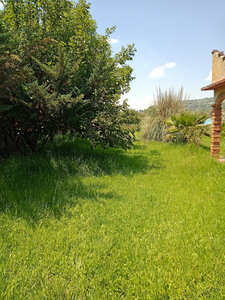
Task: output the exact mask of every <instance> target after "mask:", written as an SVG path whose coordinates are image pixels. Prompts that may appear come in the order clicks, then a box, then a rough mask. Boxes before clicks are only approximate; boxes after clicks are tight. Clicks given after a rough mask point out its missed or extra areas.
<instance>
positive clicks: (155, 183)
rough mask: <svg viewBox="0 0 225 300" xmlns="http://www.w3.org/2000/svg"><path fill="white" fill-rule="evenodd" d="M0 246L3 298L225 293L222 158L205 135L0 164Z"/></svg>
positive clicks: (58, 147) (58, 151)
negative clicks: (194, 142) (197, 141)
mask: <svg viewBox="0 0 225 300" xmlns="http://www.w3.org/2000/svg"><path fill="white" fill-rule="evenodd" d="M221 149H222V150H221V151H222V152H223V151H224V143H222V147H221ZM222 154H223V153H222ZM0 247H1V248H0V249H1V251H0V299H4V300H5V299H7V300H8V299H10V300H11V299H32V300H33V299H49V300H52V299H82V300H83V299H96V300H98V299H100V300H101V299H140V300H143V299H155V300H156V299H225V165H224V164H221V163H218V162H217V161H214V160H212V159H210V158H209V140H207V139H205V140H204V141H203V144H202V145H201V146H200V147H199V148H198V149H197V150H196V149H195V148H193V147H190V146H187V145H174V144H163V143H156V142H150V143H141V142H136V143H135V145H134V148H133V149H132V150H129V151H127V152H124V151H122V150H115V149H109V150H106V151H105V150H102V149H101V148H97V149H95V150H90V149H89V144H88V142H85V141H81V140H74V141H67V142H64V141H63V140H60V139H59V140H58V141H57V142H56V143H55V145H49V146H48V148H47V149H46V150H45V151H43V152H41V153H36V154H33V155H29V156H19V155H17V156H13V157H11V158H8V159H5V160H1V161H0Z"/></svg>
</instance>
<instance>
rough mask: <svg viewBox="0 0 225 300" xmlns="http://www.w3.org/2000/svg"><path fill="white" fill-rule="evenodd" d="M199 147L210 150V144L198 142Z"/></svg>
mask: <svg viewBox="0 0 225 300" xmlns="http://www.w3.org/2000/svg"><path fill="white" fill-rule="evenodd" d="M199 147H201V148H202V149H204V150H206V151H210V146H206V145H203V144H200V145H199Z"/></svg>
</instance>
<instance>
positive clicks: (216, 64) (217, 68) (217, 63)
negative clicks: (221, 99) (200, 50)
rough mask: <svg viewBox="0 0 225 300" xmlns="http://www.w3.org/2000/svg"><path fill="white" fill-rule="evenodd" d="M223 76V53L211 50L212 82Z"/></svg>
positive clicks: (224, 66) (224, 67)
mask: <svg viewBox="0 0 225 300" xmlns="http://www.w3.org/2000/svg"><path fill="white" fill-rule="evenodd" d="M224 78H225V55H224V53H223V52H220V51H218V50H214V51H213V52H212V83H215V82H217V81H220V80H221V79H224Z"/></svg>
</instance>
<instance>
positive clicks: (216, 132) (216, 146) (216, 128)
mask: <svg viewBox="0 0 225 300" xmlns="http://www.w3.org/2000/svg"><path fill="white" fill-rule="evenodd" d="M211 106H212V108H213V113H212V134H211V149H210V154H211V157H218V158H219V154H220V132H221V112H222V108H221V104H219V105H218V106H217V105H216V104H213V105H211Z"/></svg>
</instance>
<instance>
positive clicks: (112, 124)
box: [0, 0, 136, 153]
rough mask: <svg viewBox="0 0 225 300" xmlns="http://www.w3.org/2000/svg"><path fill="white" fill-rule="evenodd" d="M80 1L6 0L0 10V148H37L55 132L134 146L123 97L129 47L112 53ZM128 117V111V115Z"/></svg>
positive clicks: (131, 47) (94, 141)
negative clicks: (122, 100)
mask: <svg viewBox="0 0 225 300" xmlns="http://www.w3.org/2000/svg"><path fill="white" fill-rule="evenodd" d="M114 31H115V27H112V28H108V29H106V32H105V35H99V34H98V33H97V25H96V22H95V21H94V20H93V19H92V17H91V14H90V4H87V2H86V1H85V0H80V1H78V2H77V3H74V2H72V1H70V0H61V1H57V0H30V1H25V0H20V1H16V0H10V1H5V4H4V11H1V12H0V45H1V46H0V149H2V151H4V152H5V153H11V152H12V151H18V150H22V149H26V148H30V149H31V150H35V149H36V148H37V147H38V146H41V147H43V146H44V145H45V144H46V142H47V141H49V140H53V139H54V136H55V134H56V133H61V134H67V133H70V134H74V135H76V136H77V137H81V138H85V139H89V140H90V142H91V145H92V147H95V146H96V145H98V144H99V145H101V146H102V147H104V148H107V147H108V146H110V147H118V146H120V147H122V148H123V149H127V148H129V147H131V146H132V142H133V140H134V130H133V129H132V128H130V127H129V126H126V123H129V120H128V119H129V118H128V115H129V113H126V112H127V111H129V110H128V105H127V103H126V101H125V102H124V103H123V104H120V103H119V99H120V97H121V95H122V94H124V93H125V92H128V91H129V89H130V82H131V81H132V80H133V77H132V71H133V70H132V68H131V67H130V66H129V65H128V64H127V61H129V60H132V58H133V56H134V53H135V51H136V50H135V48H134V45H133V44H132V45H127V47H122V49H121V51H120V52H119V53H116V54H115V55H113V53H112V50H111V46H110V44H109V42H108V39H109V36H110V34H112V33H113V32H114ZM131 115H132V113H131Z"/></svg>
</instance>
